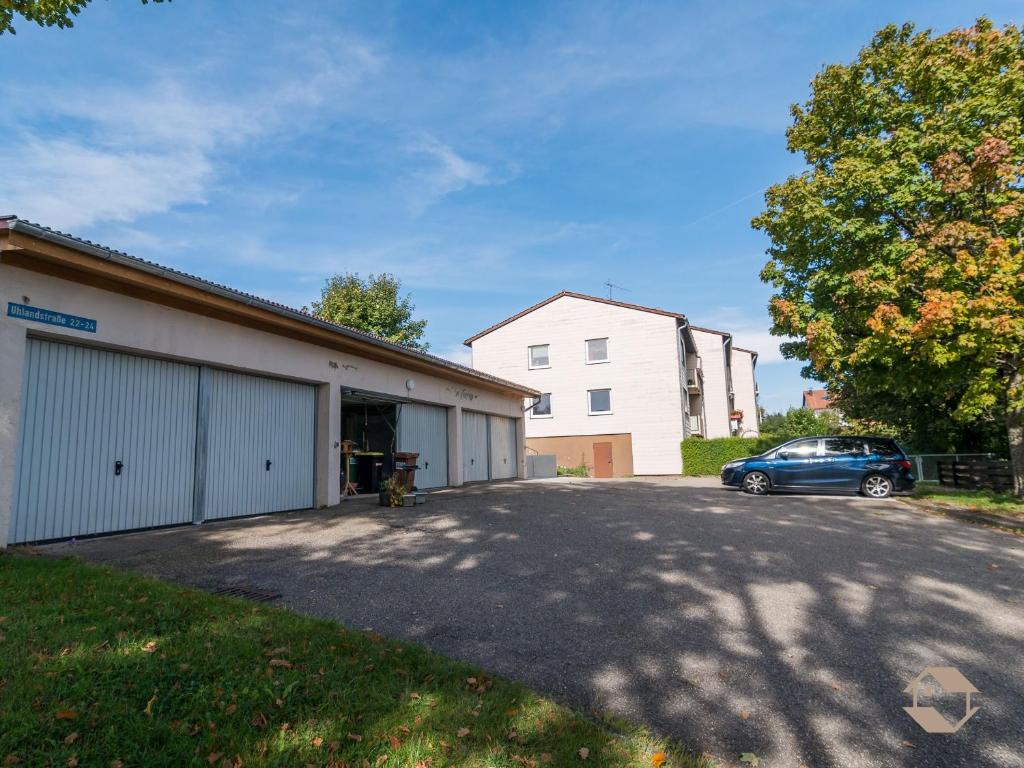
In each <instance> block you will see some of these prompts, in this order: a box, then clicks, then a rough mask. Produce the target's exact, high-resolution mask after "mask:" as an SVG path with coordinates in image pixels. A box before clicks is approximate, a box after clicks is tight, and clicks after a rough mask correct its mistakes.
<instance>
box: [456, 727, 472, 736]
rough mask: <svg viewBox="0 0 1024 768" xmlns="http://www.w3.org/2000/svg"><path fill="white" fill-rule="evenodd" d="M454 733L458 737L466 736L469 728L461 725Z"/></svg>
mask: <svg viewBox="0 0 1024 768" xmlns="http://www.w3.org/2000/svg"><path fill="white" fill-rule="evenodd" d="M456 734H457V735H458V737H459V738H460V739H462V738H465V737H466V736H469V728H466V727H465V726H463V727H462V728H459V730H458V731H456Z"/></svg>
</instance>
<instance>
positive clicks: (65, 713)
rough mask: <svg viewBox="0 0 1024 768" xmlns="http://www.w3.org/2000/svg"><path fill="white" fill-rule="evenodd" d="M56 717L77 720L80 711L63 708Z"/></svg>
mask: <svg viewBox="0 0 1024 768" xmlns="http://www.w3.org/2000/svg"><path fill="white" fill-rule="evenodd" d="M56 717H57V719H58V720H76V719H78V713H77V712H75V710H73V709H62V710H60V711H59V712H57V715H56Z"/></svg>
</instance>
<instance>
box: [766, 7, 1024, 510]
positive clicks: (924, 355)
mask: <svg viewBox="0 0 1024 768" xmlns="http://www.w3.org/2000/svg"><path fill="white" fill-rule="evenodd" d="M1022 124H1024V35H1022V30H1020V29H1018V28H1015V27H1013V26H1007V27H1005V28H1002V29H999V28H995V27H993V25H992V24H991V23H990V22H989V21H987V20H985V19H981V20H979V21H978V22H977V23H976V24H975V25H974V26H973V27H970V28H968V29H957V30H953V31H951V32H949V33H946V34H941V35H934V34H932V33H931V32H930V31H925V32H915V30H914V27H913V26H912V25H910V24H907V25H904V26H901V27H897V26H889V27H886V28H885V29H882V30H881V31H879V32H878V33H877V34H876V35H875V37H874V39H872V41H871V42H870V44H869V45H868V46H867V47H865V48H864V49H863V50H862V51H861V52H860V55H859V56H858V57H857V59H856V61H854V62H852V63H851V64H848V65H838V64H837V65H832V66H828V67H825V68H824V69H823V70H822V71H821V72H820V73H819V74H818V75H817V76H816V77H815V78H814V80H813V82H812V83H811V94H810V98H809V100H808V101H807V102H806V103H804V104H802V105H797V106H794V107H793V124H792V126H791V127H790V128H789V130H788V132H787V138H788V142H789V148H790V150H791V151H793V152H797V153H801V154H802V155H803V156H804V158H805V159H806V161H807V164H808V166H809V167H808V169H807V170H806V171H805V172H803V173H802V174H800V175H799V176H794V177H791V178H789V179H787V180H786V181H784V182H783V183H781V184H778V185H775V186H773V187H771V188H770V189H769V190H768V192H767V193H766V195H765V199H766V203H767V210H765V211H764V213H762V214H761V215H760V216H758V217H757V218H755V219H754V222H753V223H754V226H755V227H757V228H759V229H761V230H763V231H765V232H766V233H767V234H768V236H769V237H770V239H771V247H770V248H769V250H768V254H769V256H770V257H771V260H770V261H769V263H768V264H767V265H766V266H765V268H764V270H763V272H762V279H764V280H765V281H767V282H768V283H770V284H771V285H773V286H774V288H775V295H774V297H773V298H772V301H771V305H770V311H771V315H772V318H773V320H774V328H773V330H774V332H775V333H777V334H779V335H785V336H792V337H795V339H796V340H794V341H788V342H786V343H784V344H783V345H782V347H783V351H784V353H785V354H786V355H787V356H789V357H792V358H796V359H800V360H805V361H807V363H808V365H807V366H806V367H805V374H806V375H808V376H812V377H813V378H815V379H818V380H821V381H824V382H826V383H827V385H828V387H829V389H830V391H832V392H833V394H834V395H836V396H837V399H838V401H839V405H840V407H841V408H842V409H843V411H844V412H845V413H849V414H851V415H853V416H872V415H875V416H877V415H878V414H877V410H876V411H875V413H874V414H872V413H870V412H868V411H870V410H871V409H872V408H876V409H877V408H878V407H880V406H887V407H889V408H890V409H891V410H892V411H894V412H893V413H891V414H890V415H891V416H893V417H894V418H895V419H896V420H900V419H901V418H902V419H903V420H905V421H913V420H918V421H920V420H921V419H928V418H931V419H933V420H936V421H940V420H943V419H949V418H953V419H956V420H958V421H959V422H961V423H963V424H970V425H973V426H974V427H975V428H979V429H985V428H986V427H987V426H988V425H990V424H991V423H993V422H998V423H1000V424H1002V425H1003V429H1005V431H1006V434H1007V437H1008V440H1009V443H1010V453H1011V459H1012V461H1013V465H1014V472H1015V475H1016V491H1017V493H1018V494H1019V495H1024V256H1022V250H1021V248H1022V229H1024V195H1022V181H1024V130H1022Z"/></svg>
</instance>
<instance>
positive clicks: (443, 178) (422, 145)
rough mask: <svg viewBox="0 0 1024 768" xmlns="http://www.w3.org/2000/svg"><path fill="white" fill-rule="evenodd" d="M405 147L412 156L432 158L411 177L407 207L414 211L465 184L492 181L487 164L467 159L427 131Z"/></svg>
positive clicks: (458, 189)
mask: <svg viewBox="0 0 1024 768" xmlns="http://www.w3.org/2000/svg"><path fill="white" fill-rule="evenodd" d="M406 150H407V152H409V153H411V154H414V155H425V156H427V157H428V158H429V159H430V161H431V162H430V165H429V167H427V168H424V169H422V170H420V171H417V172H415V173H414V174H413V176H412V179H411V190H410V192H411V200H410V206H411V208H412V210H413V212H414V213H422V212H423V210H424V209H425V208H427V207H428V206H430V205H432V204H433V203H435V202H436V201H438V200H440V199H441V198H443V197H445V196H446V195H450V194H452V193H453V192H459V191H460V190H463V189H465V188H466V187H478V186H484V185H487V184H491V183H493V179H492V177H491V173H490V169H488V167H487V166H486V165H484V164H482V163H477V162H474V161H472V160H468V159H466V158H465V157H463V156H462V155H460V154H459V153H458V152H456V151H455V150H454V149H453V148H452V147H451V146H449V145H448V144H445V143H443V142H441V141H439V140H438V139H437V138H435V137H434V136H431V135H430V134H423V135H421V136H419V137H418V138H417V139H416V140H415V141H412V142H410V143H409V144H408V145H407V147H406Z"/></svg>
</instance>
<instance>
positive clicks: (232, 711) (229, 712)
mask: <svg viewBox="0 0 1024 768" xmlns="http://www.w3.org/2000/svg"><path fill="white" fill-rule="evenodd" d="M237 709H238V705H237V704H228V705H227V707H225V708H224V714H225V715H233V714H235V710H237Z"/></svg>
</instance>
